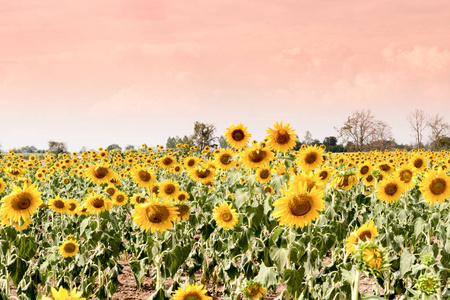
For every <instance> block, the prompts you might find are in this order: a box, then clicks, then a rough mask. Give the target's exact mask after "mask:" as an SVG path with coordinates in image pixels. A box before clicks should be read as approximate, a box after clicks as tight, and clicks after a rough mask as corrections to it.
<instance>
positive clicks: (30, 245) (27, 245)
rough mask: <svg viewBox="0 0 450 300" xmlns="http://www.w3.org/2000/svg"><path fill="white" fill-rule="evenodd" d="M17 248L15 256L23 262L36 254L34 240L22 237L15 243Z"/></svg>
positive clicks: (36, 245)
mask: <svg viewBox="0 0 450 300" xmlns="http://www.w3.org/2000/svg"><path fill="white" fill-rule="evenodd" d="M15 245H16V247H17V254H18V256H19V257H21V258H23V259H24V260H30V259H32V258H33V257H34V255H35V254H36V250H37V247H38V244H37V243H36V242H35V241H34V238H31V237H27V236H25V235H22V236H21V237H20V238H19V239H18V240H16V241H15Z"/></svg>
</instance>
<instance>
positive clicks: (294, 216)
mask: <svg viewBox="0 0 450 300" xmlns="http://www.w3.org/2000/svg"><path fill="white" fill-rule="evenodd" d="M307 190H308V187H307V185H306V184H305V185H303V186H302V187H301V188H300V187H299V189H298V191H297V193H296V194H293V193H292V192H290V191H282V192H283V194H285V195H286V197H282V198H280V199H278V200H276V201H275V202H274V203H273V206H274V207H276V210H275V211H274V212H273V213H272V216H273V217H275V218H277V219H278V222H279V223H280V225H287V226H290V227H294V226H297V227H300V228H303V227H305V226H306V225H308V224H311V222H312V221H313V220H315V219H317V218H319V217H320V215H319V213H318V211H322V210H323V209H324V208H325V204H324V200H323V195H324V192H323V191H322V190H318V189H317V188H315V187H314V188H312V189H311V191H309V192H308V191H307Z"/></svg>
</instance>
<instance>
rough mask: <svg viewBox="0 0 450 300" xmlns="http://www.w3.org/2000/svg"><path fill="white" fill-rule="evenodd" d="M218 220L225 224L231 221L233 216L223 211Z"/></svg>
mask: <svg viewBox="0 0 450 300" xmlns="http://www.w3.org/2000/svg"><path fill="white" fill-rule="evenodd" d="M220 218H221V219H222V220H223V221H225V222H230V221H231V219H233V215H232V214H231V213H230V212H228V211H224V212H222V213H221V214H220Z"/></svg>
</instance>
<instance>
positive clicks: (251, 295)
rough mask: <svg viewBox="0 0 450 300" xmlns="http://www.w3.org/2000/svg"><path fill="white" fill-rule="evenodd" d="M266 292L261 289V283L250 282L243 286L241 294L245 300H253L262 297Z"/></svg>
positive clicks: (264, 289)
mask: <svg viewBox="0 0 450 300" xmlns="http://www.w3.org/2000/svg"><path fill="white" fill-rule="evenodd" d="M266 292H267V289H266V288H264V287H262V285H261V283H259V282H257V281H254V280H251V281H249V282H248V283H247V284H246V285H245V287H244V291H243V294H244V296H245V297H246V298H248V299H251V300H254V299H260V298H262V297H264V295H265V294H266Z"/></svg>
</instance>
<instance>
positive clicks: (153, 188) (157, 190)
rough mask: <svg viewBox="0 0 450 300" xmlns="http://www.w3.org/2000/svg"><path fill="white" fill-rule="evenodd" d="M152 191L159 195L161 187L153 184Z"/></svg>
mask: <svg viewBox="0 0 450 300" xmlns="http://www.w3.org/2000/svg"><path fill="white" fill-rule="evenodd" d="M152 193H153V194H156V195H158V193H159V187H157V186H153V187H152Z"/></svg>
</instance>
